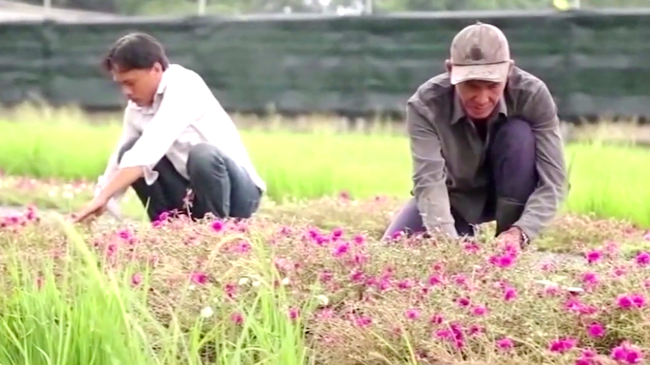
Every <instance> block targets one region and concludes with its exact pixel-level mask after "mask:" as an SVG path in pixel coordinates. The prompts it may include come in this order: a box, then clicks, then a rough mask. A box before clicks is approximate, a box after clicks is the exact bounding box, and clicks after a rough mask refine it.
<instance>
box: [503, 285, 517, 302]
mask: <svg viewBox="0 0 650 365" xmlns="http://www.w3.org/2000/svg"><path fill="white" fill-rule="evenodd" d="M515 299H517V289H515V288H513V287H511V286H509V287H506V288H505V290H504V291H503V300H505V301H506V302H511V301H513V300H515Z"/></svg>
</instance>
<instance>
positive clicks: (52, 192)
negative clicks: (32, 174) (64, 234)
mask: <svg viewBox="0 0 650 365" xmlns="http://www.w3.org/2000/svg"><path fill="white" fill-rule="evenodd" d="M47 195H49V196H50V197H51V198H54V197H55V196H56V190H54V189H52V190H50V192H49V193H47Z"/></svg>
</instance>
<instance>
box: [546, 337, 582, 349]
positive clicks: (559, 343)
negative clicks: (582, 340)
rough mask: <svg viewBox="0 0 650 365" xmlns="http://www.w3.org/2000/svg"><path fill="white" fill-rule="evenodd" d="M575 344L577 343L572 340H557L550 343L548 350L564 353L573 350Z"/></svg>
mask: <svg viewBox="0 0 650 365" xmlns="http://www.w3.org/2000/svg"><path fill="white" fill-rule="evenodd" d="M577 343H578V341H577V340H576V339H573V338H566V337H565V338H559V339H557V340H554V341H551V343H550V344H549V350H550V351H552V352H559V353H564V352H567V351H569V350H571V349H572V348H574V347H575V346H576V344H577Z"/></svg>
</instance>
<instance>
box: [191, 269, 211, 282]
mask: <svg viewBox="0 0 650 365" xmlns="http://www.w3.org/2000/svg"><path fill="white" fill-rule="evenodd" d="M190 279H191V280H192V282H193V283H194V284H199V285H204V284H207V282H208V274H206V273H204V272H194V273H192V275H190Z"/></svg>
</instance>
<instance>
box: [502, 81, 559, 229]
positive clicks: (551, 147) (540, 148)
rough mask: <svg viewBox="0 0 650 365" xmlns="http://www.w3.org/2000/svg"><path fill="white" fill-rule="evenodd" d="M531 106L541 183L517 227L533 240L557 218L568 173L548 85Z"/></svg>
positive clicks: (532, 98)
mask: <svg viewBox="0 0 650 365" xmlns="http://www.w3.org/2000/svg"><path fill="white" fill-rule="evenodd" d="M528 103H530V104H529V105H530V107H529V108H527V109H528V110H529V112H528V113H527V114H528V115H527V116H526V119H527V120H528V121H529V122H530V123H531V127H532V129H533V133H534V135H535V143H536V152H537V153H536V156H537V157H536V158H537V161H536V167H537V173H538V176H539V184H538V186H537V188H536V189H535V191H534V192H533V194H532V195H531V196H530V198H529V199H528V202H527V203H526V207H525V209H524V212H523V214H522V216H521V218H520V219H519V221H517V222H516V223H515V224H514V225H515V226H517V227H519V228H521V229H522V230H523V231H524V232H525V233H526V234H527V235H528V236H529V238H530V239H533V238H536V237H537V236H538V235H539V233H540V231H541V230H542V229H543V228H544V227H545V226H546V225H547V224H548V223H549V222H550V221H551V220H552V219H553V218H554V217H555V215H556V214H557V211H558V209H559V207H560V204H561V203H562V201H563V200H564V198H565V197H566V183H567V181H566V179H567V176H566V175H567V174H566V163H565V157H564V144H563V141H562V135H561V132H560V120H559V118H558V115H557V106H556V105H555V101H554V100H553V97H552V96H551V93H550V91H549V90H548V88H547V87H546V85H544V84H542V85H541V86H540V87H539V89H538V90H537V91H536V92H535V93H534V94H533V95H532V96H531V99H530V100H529V101H528Z"/></svg>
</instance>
